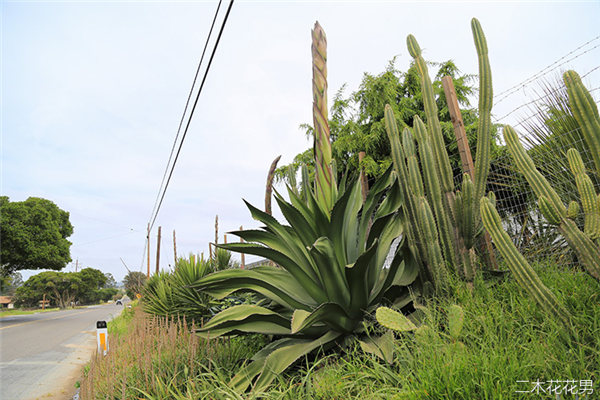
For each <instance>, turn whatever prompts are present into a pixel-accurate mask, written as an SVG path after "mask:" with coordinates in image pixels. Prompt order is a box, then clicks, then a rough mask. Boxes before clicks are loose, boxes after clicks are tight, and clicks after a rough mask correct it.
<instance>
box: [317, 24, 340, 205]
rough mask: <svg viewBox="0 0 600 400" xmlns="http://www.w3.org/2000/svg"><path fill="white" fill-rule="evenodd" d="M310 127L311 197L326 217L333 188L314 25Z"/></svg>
mask: <svg viewBox="0 0 600 400" xmlns="http://www.w3.org/2000/svg"><path fill="white" fill-rule="evenodd" d="M312 61H313V124H314V136H315V144H314V153H315V195H316V197H317V202H318V204H319V206H320V207H321V209H322V210H323V211H324V212H325V214H326V215H330V213H331V209H332V208H333V203H334V201H335V197H336V189H337V185H336V183H335V177H334V174H333V172H332V170H331V142H330V141H329V122H328V121H329V120H328V112H327V38H326V37H325V32H324V31H323V28H321V25H319V23H318V22H316V23H315V27H314V29H313V30H312Z"/></svg>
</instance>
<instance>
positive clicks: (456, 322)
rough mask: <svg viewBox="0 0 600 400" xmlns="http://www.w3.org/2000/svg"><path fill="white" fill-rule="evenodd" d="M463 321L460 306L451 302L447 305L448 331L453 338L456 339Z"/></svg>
mask: <svg viewBox="0 0 600 400" xmlns="http://www.w3.org/2000/svg"><path fill="white" fill-rule="evenodd" d="M464 322H465V313H464V311H463V309H462V307H461V306H459V305H457V304H453V305H451V306H450V307H448V333H449V334H450V336H452V338H453V339H455V340H456V339H458V338H459V337H460V334H461V332H462V328H463V325H464Z"/></svg>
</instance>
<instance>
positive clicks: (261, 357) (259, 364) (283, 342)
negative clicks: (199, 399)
mask: <svg viewBox="0 0 600 400" xmlns="http://www.w3.org/2000/svg"><path fill="white" fill-rule="evenodd" d="M297 340H298V339H293V338H283V339H279V340H276V341H274V342H271V343H269V344H268V345H266V346H265V347H263V348H262V349H261V350H260V351H258V352H257V353H256V354H255V355H254V356H253V357H252V362H251V363H250V364H248V365H246V366H244V367H243V368H241V369H240V371H239V372H238V373H237V374H236V375H235V376H234V377H233V378H232V379H231V380H230V381H229V387H231V388H232V389H233V390H235V391H236V392H238V393H242V392H244V391H246V389H247V388H248V386H250V384H251V383H252V380H253V379H254V378H255V377H256V376H257V375H258V374H260V372H261V371H262V369H263V367H264V365H265V360H266V359H267V356H268V355H269V354H271V353H272V352H273V351H275V350H277V349H278V348H281V347H285V346H289V345H290V344H293V343H295V342H296V341H297Z"/></svg>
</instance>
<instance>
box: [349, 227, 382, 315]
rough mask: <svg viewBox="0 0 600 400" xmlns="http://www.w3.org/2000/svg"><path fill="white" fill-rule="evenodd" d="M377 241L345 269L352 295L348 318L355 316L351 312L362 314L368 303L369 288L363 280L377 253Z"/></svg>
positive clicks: (365, 280)
mask: <svg viewBox="0 0 600 400" xmlns="http://www.w3.org/2000/svg"><path fill="white" fill-rule="evenodd" d="M377 244H378V241H377V239H375V242H374V243H373V244H372V245H371V247H369V248H368V249H367V251H365V252H364V253H362V254H361V255H360V257H358V259H357V260H356V262H355V263H354V264H352V265H351V266H349V267H347V268H346V279H347V281H348V285H349V286H350V293H352V297H351V303H350V308H349V310H350V316H351V317H353V318H355V317H356V315H355V314H354V313H353V311H358V312H362V310H364V309H365V308H366V307H367V305H368V304H369V303H368V296H369V287H368V286H367V279H365V277H366V274H367V271H368V268H369V264H371V263H372V262H373V258H374V257H375V254H376V253H377Z"/></svg>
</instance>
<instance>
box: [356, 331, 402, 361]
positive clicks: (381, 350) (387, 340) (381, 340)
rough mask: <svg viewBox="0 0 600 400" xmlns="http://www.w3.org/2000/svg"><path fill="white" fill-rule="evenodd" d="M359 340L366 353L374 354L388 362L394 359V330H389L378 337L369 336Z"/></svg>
mask: <svg viewBox="0 0 600 400" xmlns="http://www.w3.org/2000/svg"><path fill="white" fill-rule="evenodd" d="M358 342H359V343H360V348H361V349H362V351H364V352H365V353H370V354H374V355H376V356H377V357H379V358H381V359H382V360H384V361H385V362H387V363H388V364H391V363H392V362H393V361H394V333H393V332H392V331H387V332H386V333H384V334H383V335H381V336H378V337H374V338H373V337H368V338H366V339H365V340H359V341H358Z"/></svg>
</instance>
